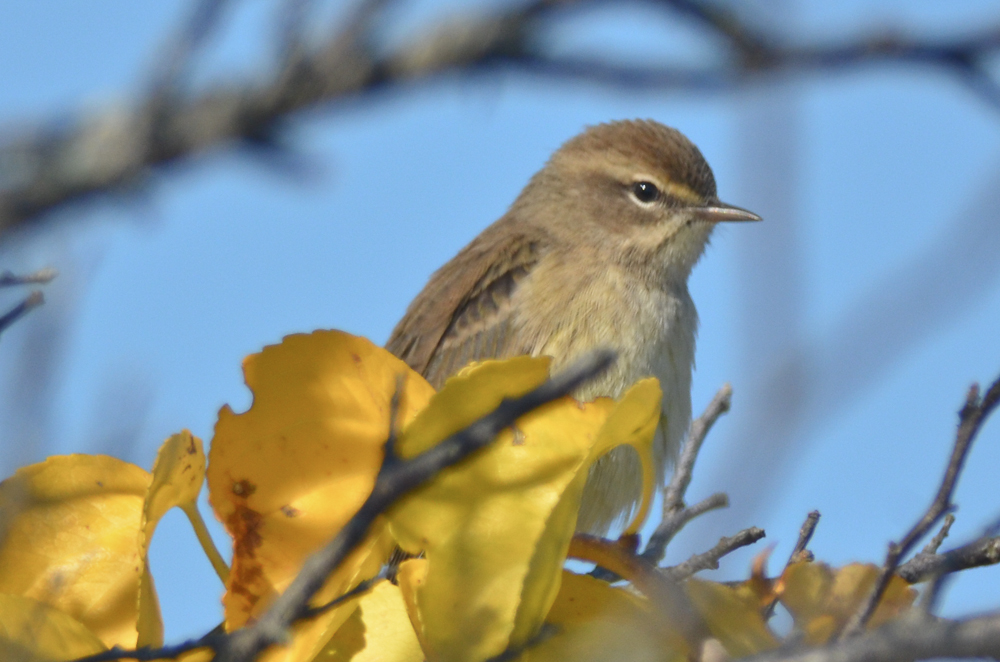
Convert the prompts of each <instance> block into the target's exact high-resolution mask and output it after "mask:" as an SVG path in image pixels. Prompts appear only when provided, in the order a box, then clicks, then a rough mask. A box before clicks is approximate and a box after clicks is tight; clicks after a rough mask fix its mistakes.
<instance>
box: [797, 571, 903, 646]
mask: <svg viewBox="0 0 1000 662" xmlns="http://www.w3.org/2000/svg"><path fill="white" fill-rule="evenodd" d="M878 573H879V568H878V567H877V566H874V565H871V564H861V563H852V564H849V565H846V566H844V567H843V568H840V569H839V570H833V569H831V568H830V567H829V566H828V565H826V564H823V563H810V562H807V561H802V562H799V563H793V564H792V565H790V566H789V567H788V568H787V569H786V570H785V572H784V573H783V574H782V576H781V580H780V584H779V585H780V588H779V599H780V600H781V603H782V604H783V605H784V606H785V608H786V609H788V611H789V613H791V615H792V618H793V619H794V620H795V624H796V626H798V627H799V628H800V629H801V630H802V631H803V632H804V633H805V635H806V641H807V642H808V643H810V644H814V645H820V644H824V643H826V642H827V641H829V639H830V638H831V637H832V636H834V635H836V634H838V633H839V632H840V631H841V630H842V629H843V627H844V626H845V625H846V624H847V622H848V620H850V618H851V617H852V616H853V615H854V614H855V613H856V612H857V611H858V610H859V609H860V608H861V606H862V604H863V603H864V601H865V600H866V599H867V598H868V594H869V592H870V591H871V589H872V586H874V584H875V579H876V578H877V577H878ZM916 595H917V593H916V591H914V590H913V589H912V588H910V587H909V586H908V585H907V584H906V582H905V581H904V580H903V579H902V578H901V577H893V578H892V579H891V580H890V582H889V586H888V589H887V590H886V593H885V594H884V595H883V597H882V600H881V601H880V602H879V604H878V607H877V608H876V610H875V613H874V614H873V615H872V618H871V620H870V621H869V622H868V628H869V629H871V628H874V627H878V626H879V625H881V624H883V623H885V622H886V621H888V620H891V619H892V618H895V617H896V616H897V615H898V614H899V613H900V612H902V611H903V610H905V609H907V608H909V606H910V605H911V604H913V600H914V599H915V598H916Z"/></svg>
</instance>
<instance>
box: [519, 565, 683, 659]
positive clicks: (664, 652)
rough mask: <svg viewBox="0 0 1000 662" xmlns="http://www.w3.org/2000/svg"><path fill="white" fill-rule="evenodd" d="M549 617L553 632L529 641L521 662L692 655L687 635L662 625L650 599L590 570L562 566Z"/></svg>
mask: <svg viewBox="0 0 1000 662" xmlns="http://www.w3.org/2000/svg"><path fill="white" fill-rule="evenodd" d="M546 623H547V625H548V627H549V628H551V634H550V635H549V636H545V634H544V631H543V635H542V636H541V637H540V638H539V639H540V640H539V641H537V642H528V645H527V647H526V649H525V650H524V652H522V653H521V655H520V656H518V657H517V658H515V659H517V660H518V662H549V661H551V662H556V661H559V662H561V661H562V660H574V662H588V661H593V662H606V661H607V660H614V659H625V660H629V662H633V661H635V662H640V661H645V660H649V661H650V662H653V661H654V660H655V661H656V662H684V661H685V660H687V659H688V649H687V645H686V644H685V643H684V640H683V639H681V638H680V637H678V636H676V635H674V634H672V633H671V632H670V630H669V629H665V628H663V627H662V621H661V620H660V618H659V617H658V616H657V615H656V614H653V613H652V612H651V608H650V605H649V602H648V601H647V600H645V599H643V598H642V597H640V596H638V595H636V594H635V593H633V592H631V591H629V590H627V589H622V588H616V587H613V586H610V585H608V583H607V582H604V581H601V580H598V579H594V578H593V577H588V576H586V575H577V574H574V573H571V572H568V571H563V573H562V584H561V587H560V589H559V595H558V596H557V597H556V600H555V602H554V603H553V604H552V609H551V611H549V614H548V617H547V618H546Z"/></svg>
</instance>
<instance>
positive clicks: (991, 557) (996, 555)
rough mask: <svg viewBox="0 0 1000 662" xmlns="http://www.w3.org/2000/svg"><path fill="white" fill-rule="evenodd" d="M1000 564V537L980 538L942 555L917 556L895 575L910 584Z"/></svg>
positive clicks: (897, 569) (900, 567) (899, 568)
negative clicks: (948, 573) (949, 573)
mask: <svg viewBox="0 0 1000 662" xmlns="http://www.w3.org/2000/svg"><path fill="white" fill-rule="evenodd" d="M998 563H1000V537H986V538H980V539H979V540H975V541H973V542H970V543H969V544H968V545H962V546H961V547H956V548H955V549H952V550H950V551H947V552H945V553H944V554H923V553H920V554H917V555H916V556H914V557H913V558H912V559H910V560H909V561H907V562H906V563H904V564H902V565H901V566H899V567H898V568H896V574H897V575H899V576H900V577H902V578H903V579H905V580H906V581H908V582H910V583H911V584H916V583H918V582H922V581H926V580H928V579H933V578H934V577H936V576H938V575H940V574H942V573H946V572H959V571H961V570H968V569H969V568H979V567H982V566H987V565H996V564H998Z"/></svg>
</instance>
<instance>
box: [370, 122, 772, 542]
mask: <svg viewBox="0 0 1000 662" xmlns="http://www.w3.org/2000/svg"><path fill="white" fill-rule="evenodd" d="M757 219H758V217H757V216H755V215H754V214H751V213H750V212H747V211H745V210H741V209H738V208H735V207H731V206H728V205H723V204H722V203H720V202H719V201H718V199H717V198H716V193H715V179H714V177H713V176H712V171H711V169H710V168H709V166H708V164H707V163H706V162H705V159H704V158H703V157H702V155H701V153H700V152H699V151H698V148H697V147H695V146H694V145H693V144H692V143H691V142H690V141H689V140H688V139H687V138H685V137H684V136H683V135H682V134H681V133H680V132H678V131H676V130H675V129H671V128H668V127H666V126H663V125H662V124H659V123H656V122H653V121H648V120H647V121H624V122H613V123H609V124H602V125H599V126H595V127H591V128H589V129H588V130H586V131H585V132H584V133H582V134H580V135H578V136H576V137H575V138H573V139H571V140H569V141H568V142H567V143H566V144H564V145H563V146H562V147H561V148H560V149H559V150H558V151H556V152H555V154H553V156H552V158H551V159H550V160H549V162H548V163H547V164H546V166H545V167H544V168H543V169H542V170H540V171H539V172H538V173H536V174H535V175H534V177H532V179H531V181H530V182H529V183H528V185H527V186H526V187H525V188H524V190H523V191H522V192H521V194H520V195H519V196H518V198H517V200H515V202H514V204H513V205H511V208H510V209H509V210H508V212H507V213H506V214H505V215H504V216H503V217H501V218H500V219H499V220H498V221H496V222H495V223H493V224H492V225H491V226H490V227H488V228H486V229H485V230H484V231H483V232H482V233H481V234H480V235H479V236H478V237H476V238H475V239H474V240H473V241H472V242H471V243H470V244H469V245H468V246H466V247H465V248H463V249H462V250H461V251H460V252H459V253H458V255H456V256H455V257H454V258H453V259H452V260H451V261H450V262H448V263H447V264H446V265H444V266H443V267H442V268H441V269H439V270H438V271H437V272H436V273H435V274H434V275H433V276H431V279H430V281H429V282H428V284H427V286H426V287H425V288H424V290H423V291H422V292H421V293H420V294H419V295H418V296H417V297H416V299H414V300H413V302H412V303H411V304H410V306H409V308H408V309H407V311H406V315H405V316H404V317H403V319H402V320H401V321H400V322H399V324H398V325H397V326H396V328H395V330H394V331H393V333H392V336H391V337H390V338H389V341H388V343H387V344H386V347H387V348H388V349H389V350H390V351H391V352H393V353H394V354H396V355H397V356H399V357H400V358H401V359H403V360H404V361H406V362H407V364H409V365H410V366H411V367H412V368H413V369H414V370H416V371H418V372H420V373H421V374H423V375H424V376H425V377H426V378H427V379H428V381H430V383H431V384H433V385H434V386H435V387H440V386H441V384H443V382H444V380H445V379H447V377H449V376H450V375H452V374H454V373H455V372H456V371H458V370H459V369H460V368H462V367H463V366H464V365H466V364H467V363H469V362H471V361H477V360H484V359H490V358H508V357H512V356H518V355H521V354H532V355H549V356H552V357H553V358H554V366H553V368H554V369H556V370H557V369H559V367H561V366H562V365H564V364H566V363H568V362H570V361H572V360H573V359H575V358H577V357H579V356H581V355H583V354H585V353H586V352H588V351H590V350H592V349H595V348H597V347H610V348H612V349H614V350H616V351H617V352H618V361H617V362H616V364H615V366H614V367H613V368H612V370H610V371H609V372H608V373H607V374H606V375H604V376H603V377H602V378H600V379H598V380H595V381H594V382H592V383H591V384H589V385H588V386H587V387H585V388H584V389H583V390H582V392H581V393H579V394H577V395H578V397H581V398H584V399H591V398H593V397H597V396H600V395H608V396H612V397H618V396H620V395H621V394H622V393H623V392H624V391H625V390H626V389H627V388H628V387H629V386H631V384H633V383H634V382H635V381H636V380H638V379H640V378H642V377H645V376H649V375H652V376H655V377H657V378H659V379H660V382H661V386H662V387H663V391H664V400H663V415H664V419H663V420H662V421H661V428H660V430H659V432H658V439H657V442H656V444H655V445H654V446H655V447H654V450H655V457H656V460H657V464H658V478H659V480H660V481H661V482H662V480H663V476H664V471H665V468H666V465H667V464H668V463H669V462H670V461H672V459H673V455H674V454H675V453H676V449H677V447H678V446H679V443H680V439H681V437H682V436H683V434H684V432H685V430H686V428H687V425H688V422H689V420H690V414H691V404H690V382H691V369H692V363H693V359H694V335H695V329H696V326H697V314H696V312H695V309H694V304H693V303H692V302H691V299H690V296H689V295H688V291H687V277H688V274H689V273H690V271H691V268H692V267H693V266H694V264H695V262H697V260H698V258H699V257H700V255H701V253H702V251H703V249H704V246H705V244H706V242H707V239H708V236H709V233H710V232H711V229H712V227H713V226H714V223H715V222H718V221H724V220H757ZM630 452H631V451H628V450H626V449H622V450H621V451H615V452H613V453H611V454H609V456H607V457H605V458H603V459H602V460H601V461H600V462H598V464H597V465H596V466H595V468H594V469H593V470H592V474H591V477H590V479H589V482H588V486H587V489H586V491H585V495H584V503H583V506H582V508H581V513H580V518H579V522H578V528H580V529H581V530H588V531H594V532H604V531H606V530H607V528H608V527H609V526H610V525H612V524H613V523H614V522H615V521H616V520H617V519H620V518H621V517H623V516H625V515H627V514H628V512H629V510H630V509H631V507H632V506H633V505H634V503H635V499H636V497H637V496H638V491H639V484H640V482H641V478H640V474H639V470H638V465H637V462H636V461H635V459H634V457H633V456H631V455H630V454H629V453H630Z"/></svg>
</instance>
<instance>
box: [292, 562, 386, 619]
mask: <svg viewBox="0 0 1000 662" xmlns="http://www.w3.org/2000/svg"><path fill="white" fill-rule="evenodd" d="M385 579H386V575H385V570H383V571H382V572H380V573H379V574H377V575H375V576H374V577H369V578H368V579H365V580H363V581H361V582H358V585H357V586H355V587H354V588H352V589H351V590H350V591H347V592H346V593H344V594H343V595H338V596H337V597H335V598H334V599H333V600H330V601H329V602H327V603H326V604H324V605H320V606H319V607H307V608H306V609H305V610H304V611H303V612H302V620H305V619H309V618H315V617H316V616H319V615H320V614H324V613H326V612H328V611H330V610H331V609H333V608H334V607H339V606H340V605H342V604H344V603H345V602H347V601H349V600H353V599H354V598H356V597H358V596H360V595H362V594H364V593H367V592H368V591H370V590H372V588H373V587H374V586H375V584H377V583H378V582H381V581H385Z"/></svg>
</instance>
